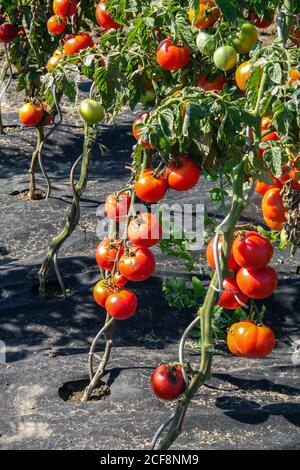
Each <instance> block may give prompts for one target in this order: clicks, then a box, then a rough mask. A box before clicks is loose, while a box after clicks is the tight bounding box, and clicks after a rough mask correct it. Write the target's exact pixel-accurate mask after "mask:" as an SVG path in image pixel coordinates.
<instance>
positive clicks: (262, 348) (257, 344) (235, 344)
mask: <svg viewBox="0 0 300 470" xmlns="http://www.w3.org/2000/svg"><path fill="white" fill-rule="evenodd" d="M227 345H228V348H229V350H230V351H231V352H232V354H234V355H236V356H241V357H252V358H259V357H265V356H267V355H268V354H270V353H271V352H272V351H273V349H274V347H275V335H274V333H273V331H272V330H271V328H269V327H268V326H266V325H263V324H259V325H255V323H253V322H252V321H249V320H245V321H240V322H238V323H234V324H233V325H232V326H231V327H230V328H229V330H228V334H227Z"/></svg>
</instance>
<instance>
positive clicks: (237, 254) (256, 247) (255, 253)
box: [232, 231, 274, 269]
mask: <svg viewBox="0 0 300 470" xmlns="http://www.w3.org/2000/svg"><path fill="white" fill-rule="evenodd" d="M273 251H274V250H273V246H272V243H271V242H270V240H269V239H268V238H267V237H264V236H263V235H260V234H259V233H258V232H254V231H251V232H245V233H243V234H242V235H238V236H237V237H236V238H235V240H234V242H233V245H232V252H233V256H234V258H235V260H236V262H237V263H238V264H239V265H240V266H241V267H242V268H248V269H252V268H253V269H261V268H264V267H265V266H267V264H268V263H269V261H270V260H271V258H272V256H273Z"/></svg>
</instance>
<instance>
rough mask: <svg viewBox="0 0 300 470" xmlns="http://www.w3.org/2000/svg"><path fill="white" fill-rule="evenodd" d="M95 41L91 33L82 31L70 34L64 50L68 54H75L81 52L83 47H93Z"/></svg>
mask: <svg viewBox="0 0 300 470" xmlns="http://www.w3.org/2000/svg"><path fill="white" fill-rule="evenodd" d="M93 46H94V41H93V39H92V38H91V36H90V35H89V33H86V32H81V33H78V34H76V36H74V35H72V34H71V35H70V36H68V37H67V39H66V41H65V43H64V52H65V54H66V55H69V56H70V55H74V54H77V53H78V52H80V51H81V50H83V49H87V48H88V47H93Z"/></svg>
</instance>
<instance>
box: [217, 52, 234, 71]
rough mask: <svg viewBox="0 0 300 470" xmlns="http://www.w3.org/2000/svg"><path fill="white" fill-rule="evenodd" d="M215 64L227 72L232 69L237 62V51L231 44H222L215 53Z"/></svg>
mask: <svg viewBox="0 0 300 470" xmlns="http://www.w3.org/2000/svg"><path fill="white" fill-rule="evenodd" d="M214 63H215V66H216V67H217V68H218V69H220V70H223V72H227V71H228V70H230V69H232V67H234V66H235V65H236V63H237V53H236V51H235V49H234V48H233V47H231V46H220V47H218V49H216V51H215V53H214Z"/></svg>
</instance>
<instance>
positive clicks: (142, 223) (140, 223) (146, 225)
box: [127, 212, 162, 248]
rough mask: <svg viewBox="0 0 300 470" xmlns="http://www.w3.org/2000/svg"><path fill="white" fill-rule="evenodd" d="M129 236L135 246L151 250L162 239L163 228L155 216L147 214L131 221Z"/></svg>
mask: <svg viewBox="0 0 300 470" xmlns="http://www.w3.org/2000/svg"><path fill="white" fill-rule="evenodd" d="M127 235H128V239H129V240H130V241H131V242H132V243H133V244H134V245H135V246H142V247H146V248H149V247H150V246H153V245H156V243H158V242H159V240H160V239H161V236H162V227H161V224H160V222H159V220H158V219H157V218H156V217H155V215H153V214H150V213H148V212H145V213H142V214H139V215H137V216H136V217H135V218H134V219H132V220H131V222H130V224H129V226H128V233H127Z"/></svg>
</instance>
